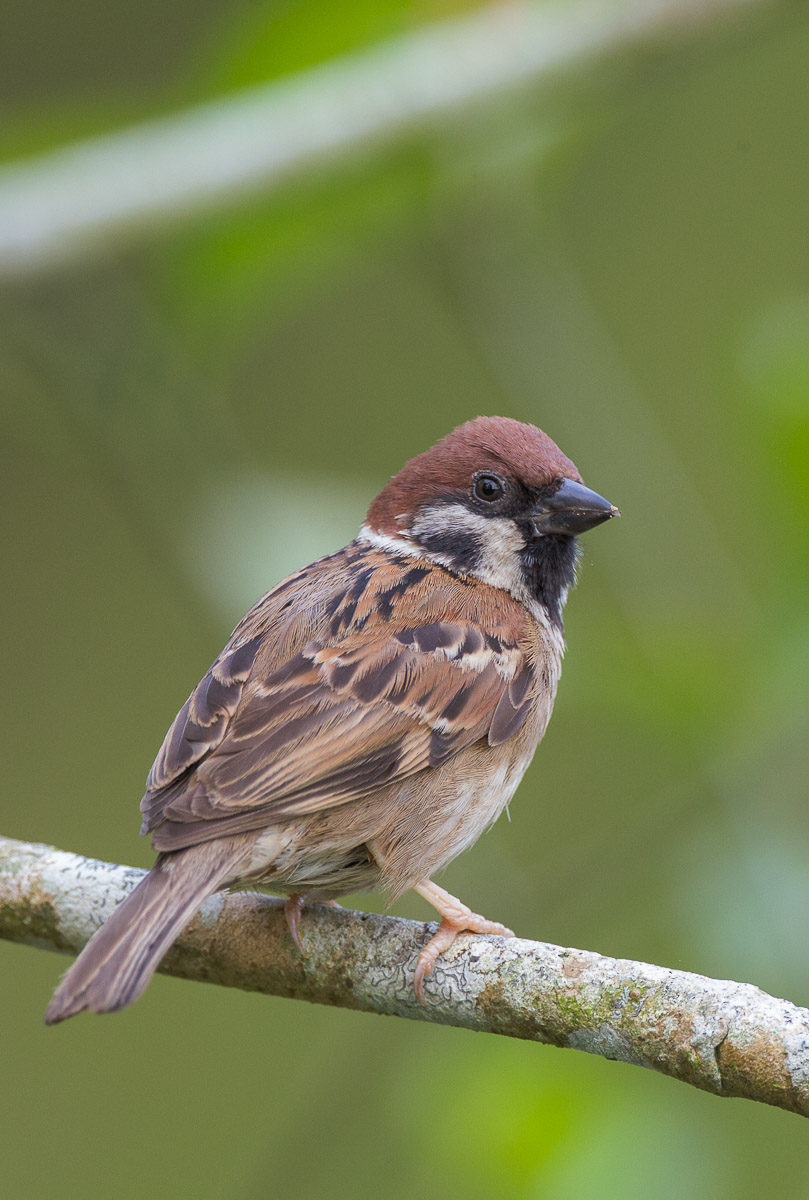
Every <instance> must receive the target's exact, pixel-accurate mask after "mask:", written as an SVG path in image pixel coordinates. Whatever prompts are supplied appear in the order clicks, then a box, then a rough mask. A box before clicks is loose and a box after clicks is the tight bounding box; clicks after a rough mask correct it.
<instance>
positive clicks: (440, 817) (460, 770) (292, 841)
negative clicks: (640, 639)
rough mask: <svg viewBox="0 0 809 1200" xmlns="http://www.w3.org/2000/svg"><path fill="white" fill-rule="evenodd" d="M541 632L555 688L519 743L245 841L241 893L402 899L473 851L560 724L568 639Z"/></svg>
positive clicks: (473, 750) (469, 755)
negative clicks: (552, 727)
mask: <svg viewBox="0 0 809 1200" xmlns="http://www.w3.org/2000/svg"><path fill="white" fill-rule="evenodd" d="M534 628H535V630H536V632H535V635H534V642H535V644H534V646H533V647H532V650H533V656H535V661H538V662H543V661H544V662H546V663H547V665H548V671H547V679H548V687H547V688H546V689H545V690H543V692H542V693H541V695H540V698H539V700H538V702H537V703H536V704H535V706H534V708H533V710H532V713H531V715H530V716H529V718H528V719H527V720H526V722H525V724H524V725H523V726H522V728H521V729H520V730H519V731H518V733H517V734H515V736H514V737H513V738H511V739H509V740H508V741H507V742H505V743H503V745H501V746H498V747H496V748H492V747H490V746H489V745H488V744H487V743H485V742H483V743H480V744H478V745H476V746H472V747H469V748H467V750H465V751H464V753H463V754H462V755H460V756H459V758H458V759H454V760H450V761H449V762H447V763H445V764H444V765H443V766H441V767H436V768H433V769H431V770H430V771H429V772H421V773H420V774H418V775H415V776H412V777H410V778H409V779H407V780H405V781H403V782H401V783H398V784H396V785H392V786H391V787H389V788H384V789H381V790H380V791H379V792H377V793H375V794H374V795H373V796H369V797H368V798H367V799H365V800H354V801H352V802H351V803H350V804H346V805H344V806H341V807H339V808H336V809H332V810H331V811H329V812H327V813H324V814H323V815H318V816H313V817H309V818H305V819H303V820H296V821H292V822H285V823H284V824H283V825H274V826H271V827H269V828H268V829H267V830H266V831H265V832H263V833H261V834H259V835H256V834H248V835H244V838H243V839H240V840H242V841H243V845H244V850H245V859H243V860H242V863H243V865H242V866H240V868H239V876H240V878H239V884H238V886H240V887H253V888H254V887H256V886H261V887H266V888H268V889H270V890H274V891H281V892H285V893H292V892H308V893H310V894H312V898H313V899H334V898H337V897H339V896H343V895H346V894H347V893H349V892H360V891H376V890H378V889H382V890H384V891H385V892H386V893H387V895H388V897H389V899H391V900H393V899H395V898H396V897H397V896H400V895H402V894H403V893H404V892H406V891H407V890H408V889H409V888H411V887H413V885H414V884H416V883H418V882H419V880H422V879H425V878H427V877H428V876H430V875H432V874H433V873H434V872H436V871H438V870H440V869H441V868H442V867H444V866H446V865H447V864H448V863H449V862H451V861H452V860H453V859H454V858H455V857H457V855H459V854H461V853H462V852H463V851H464V850H466V849H468V848H469V847H470V846H472V845H473V844H474V842H475V841H476V840H477V839H478V837H480V835H481V834H482V833H483V832H484V831H485V830H486V829H488V828H489V826H490V825H492V824H493V823H494V822H495V821H496V820H497V818H498V817H499V816H500V814H501V813H502V811H503V809H504V808H505V806H506V805H507V804H508V802H509V801H510V800H511V797H512V796H513V795H514V792H515V791H516V788H517V786H518V784H519V782H520V780H521V779H522V777H523V775H524V773H525V771H526V768H527V767H528V765H529V763H530V762H531V759H532V757H533V755H534V751H535V750H536V747H537V744H538V743H539V740H540V739H541V737H542V735H543V733H544V732H545V728H546V726H547V724H548V721H549V720H550V715H551V710H552V708H553V701H554V698H555V693H556V686H557V683H558V679H559V674H560V668H561V659H560V654H559V650H558V639H556V638H554V639H553V641H550V640H549V639H548V637H547V633H546V631H545V630H544V629H542V628H540V627H539V626H535V627H534ZM358 847H361V848H364V852H361V853H360V855H358V853H357V848H358ZM245 860H246V861H245Z"/></svg>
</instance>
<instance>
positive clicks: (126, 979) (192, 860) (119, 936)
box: [45, 839, 244, 1025]
mask: <svg viewBox="0 0 809 1200" xmlns="http://www.w3.org/2000/svg"><path fill="white" fill-rule="evenodd" d="M235 840H236V839H228V840H227V841H223V842H220V843H213V844H210V843H209V844H208V845H206V846H194V847H193V848H191V849H189V850H183V851H179V852H177V853H174V854H161V855H160V857H159V858H158V860H157V862H156V863H155V865H154V867H153V868H152V870H151V871H150V872H149V874H148V875H147V876H146V877H145V878H144V879H142V880H141V881H140V883H139V884H138V886H137V887H136V888H135V890H134V891H133V892H131V893H130V895H129V896H127V898H126V900H124V902H123V903H122V904H120V905H119V906H118V908H116V910H115V912H114V913H113V914H112V916H111V917H110V918H109V920H108V921H107V922H106V923H105V924H104V925H102V926H101V928H100V929H99V930H98V931H97V932H96V933H94V934H93V936H92V938H91V939H90V941H89V942H88V943H87V945H86V946H85V948H84V949H83V950H82V952H81V954H80V955H79V957H78V958H77V959H76V961H75V962H74V963H73V965H72V967H71V968H70V970H69V971H68V972H67V974H66V975H65V977H64V979H63V980H62V982H61V983H60V984H59V986H58V988H57V989H56V991H55V992H54V995H53V999H52V1000H51V1002H50V1004H49V1005H48V1010H47V1012H46V1013H45V1024H46V1025H55V1024H56V1023H57V1022H58V1021H64V1020H65V1019H66V1018H67V1017H72V1016H75V1015H76V1013H80V1012H117V1011H118V1009H121V1008H125V1007H126V1006H127V1005H128V1004H131V1003H132V1001H133V1000H137V998H138V996H139V995H140V994H141V992H142V991H143V990H144V988H145V987H146V985H147V984H148V982H149V980H150V979H151V977H152V975H153V974H154V972H155V970H156V969H157V966H158V964H159V962H160V960H161V958H162V957H163V955H164V954H165V953H166V951H167V950H168V948H169V946H170V945H171V944H172V942H173V941H174V940H175V939H176V938H177V937H178V936H179V934H180V933H181V932H182V930H183V929H184V927H185V926H186V925H187V924H188V922H189V921H190V920H191V918H192V917H193V915H194V913H195V912H196V910H197V909H198V908H199V906H200V904H201V903H202V901H203V900H204V899H205V897H206V896H208V895H210V894H211V892H215V891H216V890H217V888H218V887H220V886H221V885H222V884H223V883H224V882H225V881H226V880H227V879H228V878H229V877H230V878H232V877H233V875H234V868H236V866H237V864H238V862H239V860H240V858H241V857H242V855H243V853H244V851H243V848H242V846H236V845H234V842H235Z"/></svg>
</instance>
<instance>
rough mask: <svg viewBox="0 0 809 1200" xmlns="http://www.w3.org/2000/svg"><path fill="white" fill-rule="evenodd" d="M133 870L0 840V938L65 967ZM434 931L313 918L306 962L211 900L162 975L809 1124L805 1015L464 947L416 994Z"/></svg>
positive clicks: (245, 900)
mask: <svg viewBox="0 0 809 1200" xmlns="http://www.w3.org/2000/svg"><path fill="white" fill-rule="evenodd" d="M144 873H145V872H143V871H139V870H136V869H134V868H131V867H120V866H115V865H112V864H109V863H102V862H97V861H95V860H93V859H88V858H82V857H81V856H79V855H76V854H67V853H65V852H63V851H60V850H54V849H53V848H52V847H50V846H38V845H31V844H29V843H26V842H18V841H13V840H12V839H10V838H0V936H2V937H4V938H7V939H9V940H10V941H15V942H23V943H26V944H28V945H34V946H40V947H44V948H47V949H53V950H61V951H63V952H65V953H71V954H72V953H76V952H77V951H78V950H80V949H81V948H82V947H83V946H84V945H85V943H86V942H87V941H88V939H89V938H90V937H91V936H92V934H93V933H94V932H95V930H96V929H97V928H98V927H99V925H100V924H101V923H102V922H103V921H105V920H106V919H107V917H108V916H109V915H110V913H111V912H112V911H113V909H114V908H115V907H116V905H118V904H119V903H120V902H121V900H122V899H123V897H124V896H125V895H126V894H127V893H128V892H129V891H130V890H131V889H132V888H133V887H134V886H135V884H136V883H137V882H138V880H139V879H140V878H141V877H142V875H143V874H144ZM430 930H431V926H424V925H421V924H417V923H416V922H414V921H405V920H402V919H400V918H396V917H382V916H377V915H375V914H372V913H357V912H349V911H345V910H343V911H335V910H333V909H329V908H325V907H323V906H321V905H317V906H314V907H313V908H311V909H309V910H307V912H306V914H305V924H304V930H303V936H304V944H305V948H306V954H305V955H301V954H300V953H299V951H298V950H297V949H296V948H295V947H294V946H293V945H292V942H291V939H290V937H289V935H288V932H287V928H286V922H285V920H284V916H283V901H280V900H274V899H271V898H268V897H265V896H256V895H252V894H242V895H228V896H225V895H221V894H220V895H217V896H213V897H211V898H209V899H208V900H207V901H206V902H205V904H204V905H203V907H202V909H201V910H200V912H199V914H198V915H197V917H196V918H195V919H194V921H193V922H192V923H191V925H190V926H189V927H188V929H187V930H186V931H185V933H184V934H183V936H182V938H181V939H180V940H179V941H178V942H177V943H176V944H175V946H174V947H173V948H172V949H171V950H170V951H169V953H168V955H167V956H166V958H165V959H164V961H163V964H162V965H161V968H160V969H161V971H163V972H165V973H167V974H169V975H178V976H181V977H182V978H185V979H195V980H201V981H205V982H208V983H218V984H222V985H224V986H227V987H237V988H242V989H244V990H247V991H258V992H264V993H267V994H270V995H279V996H286V997H290V998H294V999H299V1000H309V1001H312V1002H315V1003H319V1004H331V1005H336V1006H338V1007H343V1008H352V1009H357V1010H359V1011H363V1012H377V1013H383V1014H389V1015H395V1016H400V1017H410V1018H413V1019H416V1020H422V1021H434V1022H436V1023H438V1024H443V1025H456V1026H459V1027H461V1028H465V1029H473V1030H478V1031H481V1032H488V1033H500V1034H506V1035H507V1036H510V1037H516V1038H525V1039H527V1040H529V1041H536V1042H545V1043H549V1044H552V1045H556V1046H562V1047H565V1046H566V1047H571V1048H573V1049H578V1050H586V1051H588V1052H589V1053H591V1054H600V1055H602V1056H603V1057H605V1058H608V1059H617V1060H620V1061H622V1062H627V1063H634V1064H635V1065H637V1066H643V1067H650V1068H652V1069H653V1070H657V1071H660V1072H662V1073H663V1074H665V1075H671V1076H672V1077H674V1078H675V1079H680V1080H681V1081H682V1082H684V1083H690V1084H692V1085H693V1086H694V1087H698V1088H701V1089H703V1090H704V1091H708V1092H713V1093H714V1094H715V1095H719V1096H742V1097H745V1098H747V1099H750V1100H759V1101H762V1102H764V1103H766V1104H773V1105H776V1106H777V1107H779V1108H784V1109H786V1110H788V1111H790V1112H795V1113H800V1114H801V1115H803V1116H809V1011H807V1010H806V1009H803V1008H797V1007H795V1006H794V1005H792V1004H790V1003H788V1002H787V1001H785V1000H777V999H775V998H773V997H772V996H769V995H767V994H766V992H762V991H761V990H760V989H758V988H756V987H753V986H751V985H750V984H744V983H734V982H732V981H729V980H716V979H706V978H705V977H704V976H701V975H694V974H691V973H689V972H685V971H674V970H669V969H667V968H665V967H657V966H650V965H649V964H647V963H639V962H631V961H629V960H623V959H614V958H605V957H602V956H601V955H598V954H593V953H591V952H589V951H583V950H568V949H562V948H560V947H558V946H551V945H547V944H546V943H542V942H529V941H524V940H522V939H516V938H515V939H514V940H511V939H505V938H477V937H472V936H468V935H467V936H464V937H462V938H460V939H459V940H458V942H457V943H456V945H455V946H454V947H453V948H452V949H451V950H450V951H449V952H448V953H447V954H446V955H445V956H444V957H443V958H442V959H441V960H440V961H439V963H438V965H437V967H436V970H435V973H434V975H433V976H431V977H430V978H429V979H428V981H427V985H426V991H427V1003H426V1004H425V1005H422V1004H420V1003H419V1002H418V1001H417V1000H416V998H415V995H414V992H413V971H414V968H415V962H416V956H417V954H418V951H419V950H420V948H421V946H422V945H423V944H424V942H425V940H426V938H427V936H429V932H430Z"/></svg>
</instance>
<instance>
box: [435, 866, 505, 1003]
mask: <svg viewBox="0 0 809 1200" xmlns="http://www.w3.org/2000/svg"><path fill="white" fill-rule="evenodd" d="M413 890H414V891H415V892H418V893H419V895H420V896H423V897H424V899H425V900H428V901H429V902H430V904H432V905H433V907H434V908H435V909H436V911H437V912H438V913H439V914H440V916H441V918H442V920H441V924H440V925H439V927H438V931H437V932H436V933H434V934H433V936H432V937H431V938H430V940H429V942H428V943H427V945H426V946H425V947H424V949H423V950H422V951H421V953H420V954H419V957H418V962H417V963H416V976H415V979H414V988H415V992H416V999H417V1000H419V1001H420V1002H421V1003H422V1004H424V1003H425V997H424V980H425V978H426V976H427V975H429V974H430V973H431V971H432V970H433V968H434V967H435V964H436V962H437V961H438V959H439V958H440V956H441V955H442V954H443V953H444V952H445V951H446V950H448V949H449V947H450V946H451V945H452V943H453V942H454V941H455V939H456V937H457V936H458V934H459V933H466V932H469V933H493V934H497V935H499V936H500V937H514V933H513V931H512V930H511V929H507V928H506V926H505V925H501V924H500V922H499V921H488V920H487V919H486V918H485V917H481V916H480V914H479V913H473V912H472V910H471V908H467V906H466V905H465V904H463V903H462V901H460V900H458V899H456V897H455V896H451V895H450V893H449V892H447V891H445V890H444V888H442V887H439V886H438V884H436V883H433V882H432V881H431V880H429V879H426V880H424V882H423V883H419V884H417V885H416V887H415V888H414V889H413Z"/></svg>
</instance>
